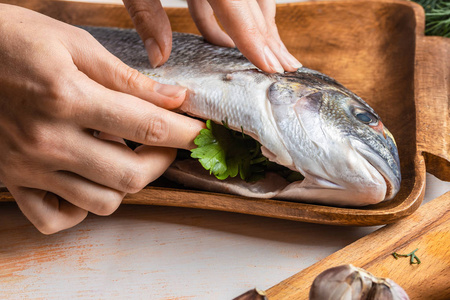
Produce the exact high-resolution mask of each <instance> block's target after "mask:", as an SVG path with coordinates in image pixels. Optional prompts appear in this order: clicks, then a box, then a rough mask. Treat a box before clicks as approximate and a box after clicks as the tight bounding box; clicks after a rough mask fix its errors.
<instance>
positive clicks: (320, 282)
mask: <svg viewBox="0 0 450 300" xmlns="http://www.w3.org/2000/svg"><path fill="white" fill-rule="evenodd" d="M309 299H310V300H409V297H408V295H407V294H406V292H405V291H404V290H403V289H402V288H401V287H400V286H399V285H398V284H396V283H395V282H394V281H392V280H390V279H388V278H379V277H375V276H373V275H372V274H370V273H369V272H367V271H365V270H363V269H361V268H357V267H354V266H352V265H342V266H338V267H334V268H331V269H328V270H325V271H324V272H322V273H321V274H319V276H317V277H316V279H314V282H313V284H312V286H311V290H310V292H309Z"/></svg>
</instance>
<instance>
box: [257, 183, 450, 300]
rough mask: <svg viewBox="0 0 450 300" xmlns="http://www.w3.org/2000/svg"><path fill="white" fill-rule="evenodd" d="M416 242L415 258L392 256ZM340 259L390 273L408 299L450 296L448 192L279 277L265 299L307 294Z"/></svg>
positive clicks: (385, 274)
mask: <svg viewBox="0 0 450 300" xmlns="http://www.w3.org/2000/svg"><path fill="white" fill-rule="evenodd" d="M416 248H418V250H417V251H416V254H417V256H418V257H419V258H420V260H421V263H420V264H410V262H409V260H410V259H409V257H404V258H402V257H400V258H398V259H395V258H394V257H393V256H392V253H393V252H397V253H401V254H406V253H410V252H411V251H413V250H414V249H416ZM342 264H353V265H354V266H357V267H361V268H363V269H366V270H367V271H369V272H371V273H372V274H373V275H375V276H378V277H388V278H391V279H392V280H394V281H395V282H396V283H398V284H399V285H400V286H402V287H403V288H404V290H405V291H406V292H407V293H408V295H409V297H410V298H411V299H427V300H434V299H436V300H439V299H442V300H444V299H450V192H447V193H446V194H444V195H442V196H441V197H439V198H437V199H435V200H433V201H431V202H429V203H427V204H425V205H423V206H422V207H420V208H419V209H418V210H417V211H416V212H415V213H414V214H412V215H411V216H409V217H408V218H406V219H403V220H401V221H399V222H397V223H394V224H390V225H387V226H385V227H383V228H381V229H379V230H377V231H375V232H373V233H372V234H370V235H368V236H365V237H363V238H361V239H359V240H358V241H356V242H354V243H353V244H350V245H349V246H347V247H345V248H343V249H342V250H340V251H338V252H335V253H334V254H332V255H330V256H328V257H326V258H324V259H323V260H321V261H319V262H318V263H316V264H314V265H312V266H311V267H309V268H307V269H304V270H303V271H301V272H300V273H297V274H295V275H294V276H292V277H290V278H288V279H286V280H284V281H282V282H281V283H279V284H277V285H275V286H273V287H272V288H270V289H269V290H267V291H266V294H267V296H268V298H269V299H270V300H276V299H308V296H309V290H310V287H311V284H312V282H313V280H314V278H315V277H316V276H317V275H319V274H320V273H321V272H322V271H324V270H326V269H328V268H331V267H334V266H338V265H342ZM255 299H257V298H255Z"/></svg>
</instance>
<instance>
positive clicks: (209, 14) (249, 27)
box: [123, 0, 301, 73]
mask: <svg viewBox="0 0 450 300" xmlns="http://www.w3.org/2000/svg"><path fill="white" fill-rule="evenodd" d="M123 2H124V4H125V6H126V8H127V9H128V12H129V14H130V16H131V18H132V20H133V23H134V25H135V27H136V30H137V32H138V33H139V35H140V36H141V38H142V40H143V41H144V44H145V48H146V49H147V52H148V55H149V60H150V63H151V64H152V66H153V67H156V66H160V65H162V64H163V63H164V62H166V61H167V59H168V58H169V55H170V51H171V48H172V32H171V27H170V23H169V19H168V17H167V15H166V13H165V12H164V9H163V8H162V6H161V3H160V1H159V0H123ZM187 2H188V5H189V11H190V13H191V16H192V18H193V20H194V22H195V24H196V25H197V28H198V29H199V31H200V32H201V33H202V35H203V36H204V37H205V38H206V39H207V40H208V41H210V42H211V43H213V44H217V45H221V46H226V47H234V46H235V45H236V46H237V48H238V49H239V50H240V51H241V52H242V54H244V55H245V56H246V57H247V58H248V59H249V60H250V61H251V62H252V63H253V64H254V65H256V66H257V67H258V68H260V69H261V70H263V71H266V72H269V73H275V72H279V73H281V72H283V71H284V70H286V71H290V72H293V71H296V70H297V69H298V68H299V67H301V64H300V62H299V61H298V60H297V59H296V58H295V57H294V56H292V55H291V54H290V53H289V51H288V50H287V49H286V46H285V45H284V44H283V42H282V41H281V39H280V36H279V34H278V29H277V26H276V24H275V10H276V6H275V1H273V0H187ZM214 13H215V15H216V16H217V19H218V20H219V21H220V23H221V24H222V26H223V28H224V29H225V31H226V32H227V33H228V34H227V33H225V32H223V31H222V30H221V28H220V27H219V25H218V24H217V21H216V19H215V17H214Z"/></svg>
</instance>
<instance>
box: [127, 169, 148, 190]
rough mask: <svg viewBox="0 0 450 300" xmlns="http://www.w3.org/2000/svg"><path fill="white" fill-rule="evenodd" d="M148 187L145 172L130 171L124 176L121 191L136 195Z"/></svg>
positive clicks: (138, 170) (139, 170)
mask: <svg viewBox="0 0 450 300" xmlns="http://www.w3.org/2000/svg"><path fill="white" fill-rule="evenodd" d="M146 185H147V180H146V178H145V175H144V172H143V171H142V170H141V169H140V168H136V169H133V170H130V171H128V172H126V173H125V174H124V176H123V177H122V180H121V181H120V187H121V190H123V191H124V192H126V193H129V194H135V193H137V192H139V191H140V190H142V189H143V188H144V187H145V186H146Z"/></svg>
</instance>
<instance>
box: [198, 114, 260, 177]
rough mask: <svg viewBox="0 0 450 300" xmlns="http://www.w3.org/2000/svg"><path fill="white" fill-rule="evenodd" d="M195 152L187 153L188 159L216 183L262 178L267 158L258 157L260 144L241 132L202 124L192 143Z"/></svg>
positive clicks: (221, 126) (212, 124)
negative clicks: (225, 180)
mask: <svg viewBox="0 0 450 300" xmlns="http://www.w3.org/2000/svg"><path fill="white" fill-rule="evenodd" d="M194 143H195V144H196V145H197V148H195V149H193V150H191V157H193V158H197V159H198V160H199V162H200V163H201V165H202V166H203V167H204V168H205V169H206V170H209V172H210V174H214V176H216V177H217V178H218V179H221V180H223V179H226V178H228V177H236V176H237V175H238V174H239V176H240V177H241V178H242V179H243V180H246V181H255V180H258V179H261V178H263V177H264V171H265V165H266V164H267V162H268V161H267V158H266V157H264V156H263V155H262V153H261V144H260V143H258V142H257V141H256V140H254V139H252V138H251V137H249V136H247V135H245V134H244V133H243V132H241V133H239V132H236V131H233V130H231V129H230V128H229V127H228V125H227V123H226V122H223V125H219V124H216V123H214V122H212V121H211V120H208V121H206V129H202V130H201V131H200V134H199V135H198V136H197V138H196V139H195V140H194Z"/></svg>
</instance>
